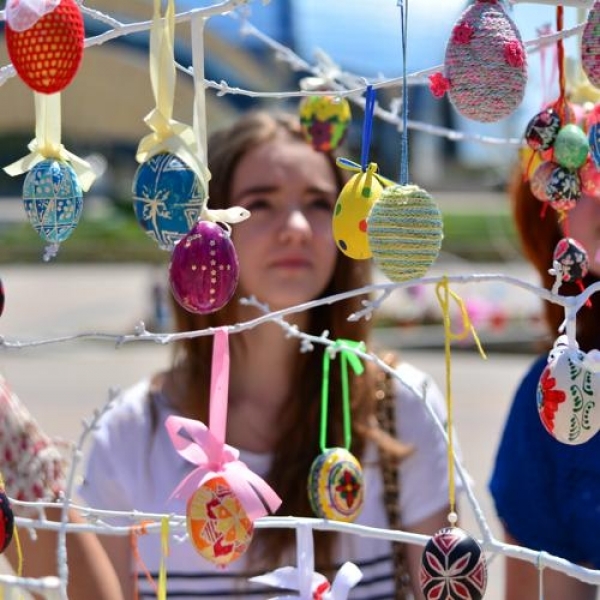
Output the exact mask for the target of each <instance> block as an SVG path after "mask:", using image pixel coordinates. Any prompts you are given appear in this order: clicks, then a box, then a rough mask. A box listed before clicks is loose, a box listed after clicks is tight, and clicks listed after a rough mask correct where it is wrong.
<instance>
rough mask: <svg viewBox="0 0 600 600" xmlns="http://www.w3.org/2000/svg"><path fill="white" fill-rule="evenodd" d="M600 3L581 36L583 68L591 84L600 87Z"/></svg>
mask: <svg viewBox="0 0 600 600" xmlns="http://www.w3.org/2000/svg"><path fill="white" fill-rule="evenodd" d="M599 30H600V2H598V0H596V2H594V4H593V6H592V7H591V8H590V11H589V12H588V14H587V19H586V22H585V27H584V28H583V33H582V35H581V67H582V69H583V71H584V72H585V74H586V75H587V77H588V79H589V80H590V83H591V84H592V85H593V86H595V87H600V42H599V40H598V31H599Z"/></svg>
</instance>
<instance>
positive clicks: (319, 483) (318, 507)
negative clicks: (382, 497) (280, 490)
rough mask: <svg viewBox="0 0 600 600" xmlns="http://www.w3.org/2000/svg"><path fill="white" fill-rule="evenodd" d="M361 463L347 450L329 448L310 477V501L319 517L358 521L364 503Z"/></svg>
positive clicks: (319, 457) (311, 470) (318, 458)
mask: <svg viewBox="0 0 600 600" xmlns="http://www.w3.org/2000/svg"><path fill="white" fill-rule="evenodd" d="M364 485H365V484H364V480H363V472H362V468H361V466H360V463H359V462H358V460H357V459H356V457H355V456H354V455H353V454H352V453H351V452H348V450H346V449H345V448H329V449H328V450H327V451H325V452H324V453H323V454H320V455H319V456H317V458H316V459H315V460H314V461H313V464H312V465H311V467H310V473H309V475H308V498H309V500H310V505H311V508H312V510H313V512H314V513H315V515H316V516H317V517H320V518H322V519H330V520H332V521H345V522H351V521H354V520H355V519H356V518H357V517H358V515H359V514H360V511H361V510H362V506H363V502H364Z"/></svg>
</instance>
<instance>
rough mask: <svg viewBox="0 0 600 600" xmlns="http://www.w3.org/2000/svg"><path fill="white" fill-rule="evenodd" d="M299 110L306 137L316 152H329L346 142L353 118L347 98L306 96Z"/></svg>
mask: <svg viewBox="0 0 600 600" xmlns="http://www.w3.org/2000/svg"><path fill="white" fill-rule="evenodd" d="M298 110H299V112H300V126H301V127H302V132H303V133H304V137H305V138H306V141H307V142H309V143H310V144H311V145H312V147H313V148H314V149H315V150H317V151H319V152H328V151H330V150H334V149H335V148H337V147H338V146H339V145H340V144H341V143H342V142H343V141H344V137H345V136H346V131H347V129H348V125H349V124H350V119H351V118H352V114H351V112H350V104H349V102H348V100H346V98H343V97H336V96H305V97H304V98H303V99H302V101H301V102H300V106H299V109H298Z"/></svg>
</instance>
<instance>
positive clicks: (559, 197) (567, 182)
mask: <svg viewBox="0 0 600 600" xmlns="http://www.w3.org/2000/svg"><path fill="white" fill-rule="evenodd" d="M546 194H547V196H548V201H549V202H550V204H551V206H552V208H554V209H556V210H570V209H571V208H573V207H574V206H575V204H576V202H577V200H579V198H580V197H581V181H580V179H579V174H578V173H577V171H573V170H571V169H567V168H565V167H562V166H560V165H558V166H556V167H554V169H553V170H552V173H550V177H549V178H548V185H547V187H546Z"/></svg>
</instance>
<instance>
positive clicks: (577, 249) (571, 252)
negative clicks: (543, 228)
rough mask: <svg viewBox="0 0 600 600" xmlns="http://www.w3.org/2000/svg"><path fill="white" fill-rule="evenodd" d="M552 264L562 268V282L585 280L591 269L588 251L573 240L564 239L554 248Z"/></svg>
mask: <svg viewBox="0 0 600 600" xmlns="http://www.w3.org/2000/svg"><path fill="white" fill-rule="evenodd" d="M552 262H553V263H554V262H556V263H558V265H559V267H560V278H561V281H567V282H568V281H577V280H580V279H583V278H584V277H585V276H586V275H587V272H588V269H589V259H588V254H587V252H586V249H585V248H584V247H583V246H582V245H581V244H580V243H579V242H578V241H577V240H574V239H573V238H568V237H566V238H562V239H561V240H559V242H558V244H556V247H555V248H554V253H553V255H552Z"/></svg>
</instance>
